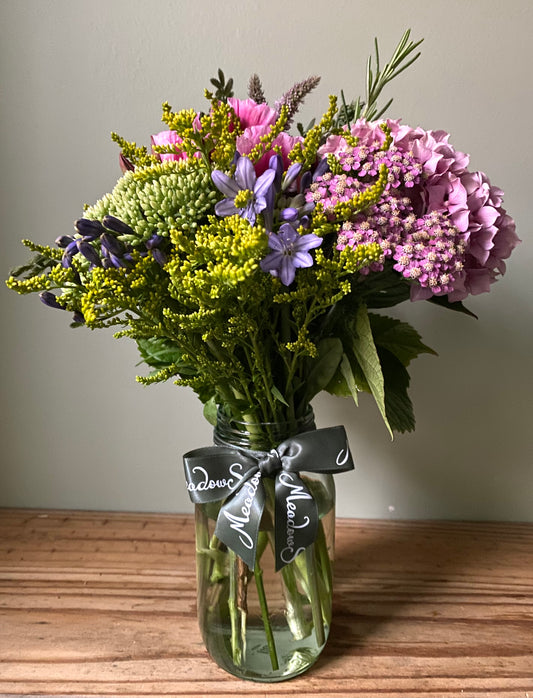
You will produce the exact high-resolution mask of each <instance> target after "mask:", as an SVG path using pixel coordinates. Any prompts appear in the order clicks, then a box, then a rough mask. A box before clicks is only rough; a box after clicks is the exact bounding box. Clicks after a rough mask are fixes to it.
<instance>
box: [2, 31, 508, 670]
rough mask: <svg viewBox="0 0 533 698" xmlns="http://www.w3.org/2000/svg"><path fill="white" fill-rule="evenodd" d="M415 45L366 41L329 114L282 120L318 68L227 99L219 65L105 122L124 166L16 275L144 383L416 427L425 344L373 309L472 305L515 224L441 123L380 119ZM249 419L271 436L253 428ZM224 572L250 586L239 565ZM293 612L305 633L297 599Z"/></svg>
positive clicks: (215, 403)
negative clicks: (354, 408)
mask: <svg viewBox="0 0 533 698" xmlns="http://www.w3.org/2000/svg"><path fill="white" fill-rule="evenodd" d="M419 43H420V42H412V41H411V40H410V36H409V32H406V33H405V35H404V36H403V37H402V40H401V41H400V43H399V45H398V47H397V49H396V50H395V52H394V54H393V56H392V57H391V59H390V60H389V62H388V63H387V64H386V65H385V66H381V64H380V59H379V52H378V47H377V42H376V46H375V58H374V62H372V60H370V61H369V64H368V79H367V89H366V95H365V97H364V98H363V99H355V100H352V101H347V100H346V99H345V97H344V94H343V93H341V96H340V99H337V98H335V97H330V100H329V107H328V109H327V110H326V112H325V113H324V115H323V116H322V118H321V119H320V120H319V121H318V122H317V123H314V122H312V123H311V124H309V126H307V127H304V126H303V125H302V124H298V125H297V128H296V129H295V131H294V132H293V134H290V133H289V129H290V127H291V125H292V123H293V121H294V118H295V115H296V113H297V111H298V108H299V106H300V105H301V103H302V101H303V100H304V98H305V97H306V95H308V94H309V92H310V91H311V90H313V89H314V88H315V87H316V85H317V84H318V82H319V78H318V77H310V78H307V79H306V80H304V81H302V82H299V83H297V84H295V85H294V86H293V87H292V88H291V89H289V90H288V91H287V92H286V93H285V94H284V95H283V96H282V97H281V98H280V99H279V100H278V101H276V102H275V103H274V104H273V105H272V106H271V105H269V104H267V102H266V99H265V96H264V94H263V88H262V85H261V82H260V80H259V78H258V77H257V76H256V75H254V76H252V78H251V79H250V83H249V88H248V98H247V99H238V98H236V97H234V96H233V81H232V80H226V78H225V76H224V74H223V73H222V71H219V73H218V76H217V77H216V78H214V79H213V80H212V81H211V82H212V85H213V88H214V90H213V91H206V98H207V100H208V105H207V108H206V109H205V111H203V112H202V111H200V112H198V111H196V110H195V109H184V110H181V111H173V110H172V108H171V106H170V105H169V104H168V103H165V104H164V105H163V116H162V120H163V122H164V123H165V124H166V130H164V131H162V132H160V133H158V134H156V135H153V136H152V139H151V140H152V143H151V146H152V147H151V150H149V149H148V148H146V147H144V146H140V147H139V146H137V145H136V144H135V143H132V142H128V141H126V140H125V139H123V138H122V137H120V136H118V135H117V134H113V136H112V137H113V139H114V140H115V141H116V142H117V143H118V144H119V146H120V148H121V154H120V164H121V167H122V170H123V175H122V176H121V178H120V179H119V180H118V182H117V184H116V186H115V188H114V189H113V191H111V192H110V193H108V194H106V195H105V196H104V197H103V198H102V199H100V200H99V201H97V202H96V203H95V204H93V205H91V206H86V208H85V211H84V212H83V216H82V217H81V218H80V219H79V220H77V221H76V222H75V224H74V231H73V232H71V233H66V234H62V235H60V236H59V237H58V238H57V239H56V241H55V246H46V245H38V244H35V243H33V242H31V241H28V240H25V241H24V244H25V245H26V246H27V247H29V248H30V250H32V251H33V253H34V256H33V258H32V259H31V261H30V262H29V263H28V264H26V265H24V266H22V267H19V268H18V269H15V270H13V272H12V275H11V277H10V278H9V280H8V281H7V284H8V286H9V287H10V288H12V289H14V290H15V291H17V292H18V293H31V292H38V293H39V294H40V297H41V300H42V301H43V303H45V305H47V306H49V307H52V308H58V309H61V310H64V311H68V313H70V314H71V315H72V316H73V325H74V326H82V325H85V326H87V327H89V328H91V329H96V328H98V329H99V328H104V327H111V328H116V330H117V331H116V332H115V336H116V337H130V338H132V339H133V340H134V341H135V342H136V343H137V345H138V348H139V351H140V355H141V357H142V361H143V362H144V363H145V364H146V365H147V366H148V367H149V368H150V369H151V372H150V373H149V374H148V375H145V376H142V377H139V378H138V380H139V381H140V382H141V383H143V384H147V385H148V384H152V383H155V382H157V381H167V380H169V379H174V381H175V383H176V384H177V385H182V386H189V387H191V388H192V389H193V390H194V391H195V392H196V393H197V395H198V397H199V398H200V400H201V401H202V403H203V404H204V405H205V415H206V417H207V418H208V419H209V420H211V421H212V422H213V423H216V415H217V410H218V413H219V415H223V416H224V418H227V419H229V420H230V421H231V420H233V422H234V423H235V424H240V423H249V424H250V423H251V424H255V425H263V424H267V425H268V424H272V423H286V424H289V425H293V428H292V429H290V428H289V432H292V433H295V431H296V425H297V424H299V423H300V422H301V420H303V419H305V417H306V414H307V413H308V410H309V405H310V403H311V401H312V399H313V397H314V396H315V395H317V393H319V392H320V391H323V390H326V391H328V392H330V393H333V394H335V395H339V396H348V397H349V396H351V397H352V398H353V399H354V400H355V402H356V403H357V402H358V399H359V394H360V393H361V392H368V393H371V394H372V396H373V397H374V399H375V401H376V404H377V406H378V408H379V411H380V413H381V415H382V417H383V419H384V421H385V424H386V425H387V428H388V429H389V431H390V432H391V434H392V432H393V431H398V432H405V431H410V430H412V429H413V428H414V423H415V420H414V414H413V408H412V404H411V401H410V399H409V396H408V392H407V391H408V386H409V374H408V366H409V364H410V362H411V361H412V360H413V359H414V358H416V356H417V355H419V354H420V353H423V352H431V353H434V352H433V351H432V350H431V349H430V348H429V347H427V346H426V345H425V344H424V343H423V342H422V340H421V338H420V336H419V335H418V333H417V332H416V331H415V330H414V329H413V328H412V327H411V326H410V325H409V324H407V323H405V322H401V321H399V320H397V319H394V318H391V317H388V316H387V315H384V314H383V313H382V312H380V311H382V310H383V309H384V308H387V307H392V306H395V305H396V304H398V303H401V302H404V301H407V300H411V301H429V302H431V303H433V304H436V305H440V306H442V307H444V308H449V309H452V310H459V311H461V312H466V313H469V311H468V310H467V309H466V307H465V306H464V304H463V301H464V300H465V299H466V298H467V297H468V295H469V294H478V293H482V292H486V291H488V290H489V288H490V286H491V284H492V283H493V282H495V281H496V280H497V279H498V277H499V276H501V275H502V274H503V273H504V272H505V262H504V260H505V259H507V258H508V257H509V255H510V254H511V252H512V250H513V248H514V247H515V246H516V245H517V243H518V241H519V240H518V237H517V235H516V231H515V224H514V222H513V220H512V218H511V217H510V216H509V215H508V214H507V212H506V211H505V209H504V208H503V205H502V191H501V190H500V189H499V188H497V187H495V186H493V185H492V184H491V182H490V181H489V179H488V177H487V176H486V175H485V174H484V173H483V172H477V171H471V170H470V169H469V158H468V156H467V155H466V154H465V153H463V152H460V151H459V150H456V149H455V148H454V146H453V145H452V144H451V143H450V142H449V135H448V134H447V133H446V132H444V131H426V130H424V129H422V128H411V127H410V126H407V125H403V124H402V123H401V122H400V121H399V120H391V119H385V120H383V119H381V116H382V114H383V113H384V111H385V110H386V109H387V108H388V107H389V105H390V102H389V103H388V104H387V105H385V107H384V108H383V109H381V110H380V109H379V108H378V100H379V98H380V96H381V93H382V90H383V88H384V87H385V86H386V85H387V83H388V82H389V81H390V80H392V79H393V78H394V77H396V76H397V75H398V74H399V73H400V72H401V71H403V70H404V69H405V68H406V67H407V66H408V65H410V64H411V63H412V62H413V61H414V60H415V59H416V58H417V56H418V54H415V50H416V48H417V46H418V45H419ZM470 314H471V313H470ZM254 433H255V435H256V436H257V439H258V443H259V440H260V441H261V445H262V447H265V448H270V447H273V446H276V445H277V444H276V443H275V439H274V438H273V437H272V438H271V436H270V434H269V433H268V430H266V431H265V429H264V428H263V427H261V426H257V431H256V432H254ZM259 437H260V438H259ZM264 442H266V446H265V445H264ZM253 445H254V444H253V443H252V446H253ZM317 540H318V541H319V540H320V538H318V539H317ZM204 548H205V550H208V549H209V550H210V551H211V552H210V555H211V556H212V559H214V560H215V562H214V563H211V566H210V567H209V570H208V571H207V572H206V575H207V577H208V578H212V576H213V574H214V570H216V569H217V560H216V554H217V550H220V547H218V548H217V545H216V544H215V545H213V543H212V541H211V542H210V541H209V539H208V538H206V540H205V541H204ZM258 548H259V549H260V548H261V542H260V541H259V543H258ZM263 548H264V546H263ZM213 556H214V557H213ZM259 557H260V553H259V552H258V553H257V559H258V558H259ZM318 559H319V563H320V556H319V558H318ZM213 565H214V566H213ZM310 569H311V567H308V568H304V566H302V565H300V566H298V565H297V566H296V569H295V571H294V573H292V572H291V574H294V575H296V577H294V576H293V577H291V578H289V577H290V575H289V572H288V570H286V573H285V577H286V579H285V581H286V588H287V589H290V588H292V589H296V588H298V589H299V591H298V592H297V593H296V592H295V595H294V600H295V601H294V603H295V605H294V608H296V606H297V601H298V598H297V597H298V596H302V594H303V592H302V589H304V590H307V592H306V595H307V596H309V598H311V597H312V596H313V589H312V584H310V581H309V580H310V579H311V578H312V575H311V572H310V571H309V570H310ZM222 577H224V574H222ZM229 578H230V581H229V583H228V584H229V586H228V588H231V584H233V592H232V593H234V592H235V589H236V588H240V592H239V594H241V595H242V588H243V585H245V583H246V574H243V572H242V570H240V571H239V572H238V573H237V577H236V578H235V577H234V578H231V575H230V577H229ZM295 579H296V581H295ZM243 580H244V581H243ZM298 580H299V581H298ZM239 584H240V587H239ZM295 585H296V586H295ZM297 585H299V586H297ZM309 589H310V591H309ZM300 601H301V599H300ZM311 605H312V606H313V603H311ZM235 608H238V604H237V605H235V604H234V605H233V611H232V612H231V613H230V615H231V625H232V630H231V643H232V651H233V657H234V659H235V661H237V659H236V658H237V656H238V655H240V653H242V651H243V648H242V646H241V647H239V646H238V636H239V631H238V627H239V622H240V621H238V620H237V616H236V615H235V614H236V613H237V611H236V610H235ZM264 610H265V609H264V607H263V606H262V611H264ZM293 610H294V609H293ZM241 611H242V608H241ZM313 611H316V604H315V606H314V607H313ZM264 615H265V614H264V613H263V616H264ZM319 616H320V607H319V610H318V612H317V613H315V615H314V620H315V621H316V620H317V617H319ZM294 619H295V620H294ZM241 620H242V619H241ZM293 620H294V623H293V630H294V624H296V630H294V633H296V634H300V635H302V623H301V622H300V620H301V619H299V618H298V613H297V612H296V611H295V612H293ZM264 621H265V629H266V630H267V636H268V635H269V632H268V618H266V620H265V618H264ZM318 625H320V624H318ZM294 633H293V634H294ZM296 634H294V636H295V637H296ZM322 638H323V634H322ZM269 652H270V657H271V659H272V665H273V666H274V659H276V657H275V650H274V654H273V652H272V645H271V644H269ZM276 661H277V659H276Z"/></svg>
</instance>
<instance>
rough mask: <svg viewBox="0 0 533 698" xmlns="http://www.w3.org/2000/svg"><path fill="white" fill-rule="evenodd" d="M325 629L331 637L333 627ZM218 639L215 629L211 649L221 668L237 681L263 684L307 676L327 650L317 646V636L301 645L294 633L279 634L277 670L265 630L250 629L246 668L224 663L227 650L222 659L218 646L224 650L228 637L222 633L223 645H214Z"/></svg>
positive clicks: (306, 639)
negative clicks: (305, 673) (301, 675)
mask: <svg viewBox="0 0 533 698" xmlns="http://www.w3.org/2000/svg"><path fill="white" fill-rule="evenodd" d="M324 630H325V634H326V637H327V634H328V632H329V628H328V627H327V626H326V627H325V628H324ZM215 638H216V633H213V629H211V633H210V640H211V642H210V643H209V646H208V648H207V649H208V651H209V654H210V655H211V657H212V658H213V660H214V661H215V662H216V663H217V664H218V666H220V667H221V668H222V669H224V671H227V672H228V673H230V674H232V675H233V676H236V677H237V678H240V679H245V680H248V681H256V682H259V683H275V682H278V681H287V680H288V679H292V678H295V677H296V676H299V675H300V674H303V673H304V672H305V671H307V670H308V669H309V668H310V667H311V666H312V665H313V664H314V663H315V662H316V661H317V659H318V657H319V656H320V653H321V651H322V649H323V647H324V645H322V646H320V647H319V646H318V645H317V644H316V641H315V636H314V633H311V634H310V635H309V637H307V638H305V639H303V640H300V641H299V642H296V641H295V640H294V637H293V635H292V633H291V632H290V631H287V632H286V633H276V637H275V643H276V653H277V658H278V663H279V669H273V668H272V661H271V657H270V654H269V650H268V647H266V646H265V633H264V629H263V628H259V627H258V628H248V630H247V633H246V650H245V657H244V658H243V662H242V666H237V665H235V664H233V663H231V662H227V661H224V659H226V660H227V659H228V653H227V650H226V651H224V652H223V653H222V656H221V655H220V654H219V652H217V645H218V646H219V647H220V645H219V643H221V644H225V642H227V637H226V638H224V636H223V635H222V634H221V635H220V636H219V642H216V641H215V642H213V641H214V640H215ZM295 644H296V645H297V647H295Z"/></svg>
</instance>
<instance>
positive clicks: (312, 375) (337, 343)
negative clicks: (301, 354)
mask: <svg viewBox="0 0 533 698" xmlns="http://www.w3.org/2000/svg"><path fill="white" fill-rule="evenodd" d="M342 355H343V348H342V342H341V340H340V339H339V338H338V337H327V338H326V339H322V340H321V341H320V342H319V343H318V356H317V358H316V359H313V363H312V368H311V371H310V372H309V376H308V379H307V386H306V388H307V393H306V399H307V401H310V400H312V398H313V397H314V396H315V395H317V394H318V393H319V392H320V391H321V390H325V389H326V388H327V386H328V384H329V383H330V381H331V379H332V378H333V376H334V375H335V371H336V370H337V368H338V366H339V364H340V362H341V359H342Z"/></svg>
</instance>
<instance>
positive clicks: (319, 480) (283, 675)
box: [195, 410, 335, 682]
mask: <svg viewBox="0 0 533 698" xmlns="http://www.w3.org/2000/svg"><path fill="white" fill-rule="evenodd" d="M314 428H315V424H314V415H313V412H312V410H309V411H308V413H307V414H306V416H305V417H304V418H303V419H301V420H298V422H297V423H296V425H292V426H291V425H289V424H285V423H269V424H264V423H263V424H253V423H245V422H235V421H229V420H228V419H226V418H225V417H224V415H219V419H218V424H217V427H216V429H215V434H214V443H215V444H216V445H231V446H233V447H236V448H246V449H253V450H260V451H267V450H270V448H272V447H274V446H277V445H278V444H279V443H281V441H283V440H284V439H286V438H288V437H290V436H292V435H295V434H296V433H300V432H302V431H309V430H311V429H314ZM300 477H301V478H302V479H303V480H304V481H305V483H306V485H307V487H308V489H309V491H310V492H311V494H312V495H313V498H314V499H315V501H316V503H317V507H318V515H319V526H318V534H317V537H316V540H315V542H314V543H313V544H312V545H310V546H309V547H308V548H306V550H305V551H304V552H302V553H300V554H299V555H297V556H296V557H295V559H294V560H293V561H292V562H290V563H289V564H288V565H285V566H284V567H282V569H281V570H279V571H278V572H276V571H275V558H274V536H275V531H274V526H275V519H274V479H271V478H264V480H263V484H264V486H265V490H266V493H267V503H266V506H265V510H264V513H263V517H262V519H261V526H260V532H259V540H258V549H257V557H256V565H255V569H253V570H252V569H250V568H249V567H248V566H247V565H246V564H245V563H244V562H243V561H242V560H241V559H240V558H239V557H238V556H237V555H236V554H235V553H234V552H233V551H232V550H230V549H228V548H227V547H226V546H225V545H224V544H223V543H221V541H219V540H218V539H217V538H216V536H215V535H214V531H215V524H216V519H217V516H218V512H219V510H220V506H221V504H222V502H215V503H209V504H196V505H195V516H196V550H197V583H198V620H199V624H200V629H201V632H202V636H203V639H204V642H205V645H206V647H207V650H208V652H209V654H210V655H211V657H212V658H213V659H214V661H215V662H216V663H217V664H218V665H219V666H221V667H222V668H223V669H225V670H226V671H228V672H230V673H231V674H234V675H235V676H238V677H240V678H243V679H251V680H255V681H266V682H274V681H283V680H285V679H289V678H291V677H293V676H297V675H298V674H301V673H302V672H304V671H305V670H306V669H308V668H309V667H310V666H311V665H312V664H313V663H314V662H315V661H316V659H317V658H318V656H319V654H320V652H321V651H322V649H323V647H324V646H325V644H326V640H327V637H328V633H329V628H330V624H331V605H332V562H333V551H334V535H335V486H334V482H333V477H332V476H331V475H323V474H318V473H306V472H305V471H302V472H300Z"/></svg>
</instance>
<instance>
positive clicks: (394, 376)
mask: <svg viewBox="0 0 533 698" xmlns="http://www.w3.org/2000/svg"><path fill="white" fill-rule="evenodd" d="M378 351H379V357H380V361H381V366H382V369H383V378H384V381H385V409H386V411H387V419H388V420H389V424H390V425H391V429H393V430H394V431H397V432H406V431H413V429H414V428H415V415H414V411H413V404H412V402H411V400H410V398H409V395H408V393H407V388H408V387H409V383H410V378H409V373H408V372H407V369H406V368H405V366H404V365H403V364H402V362H401V361H400V360H399V359H398V358H396V356H394V354H392V353H391V352H389V351H388V350H387V349H381V348H380V349H379V350H378Z"/></svg>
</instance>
